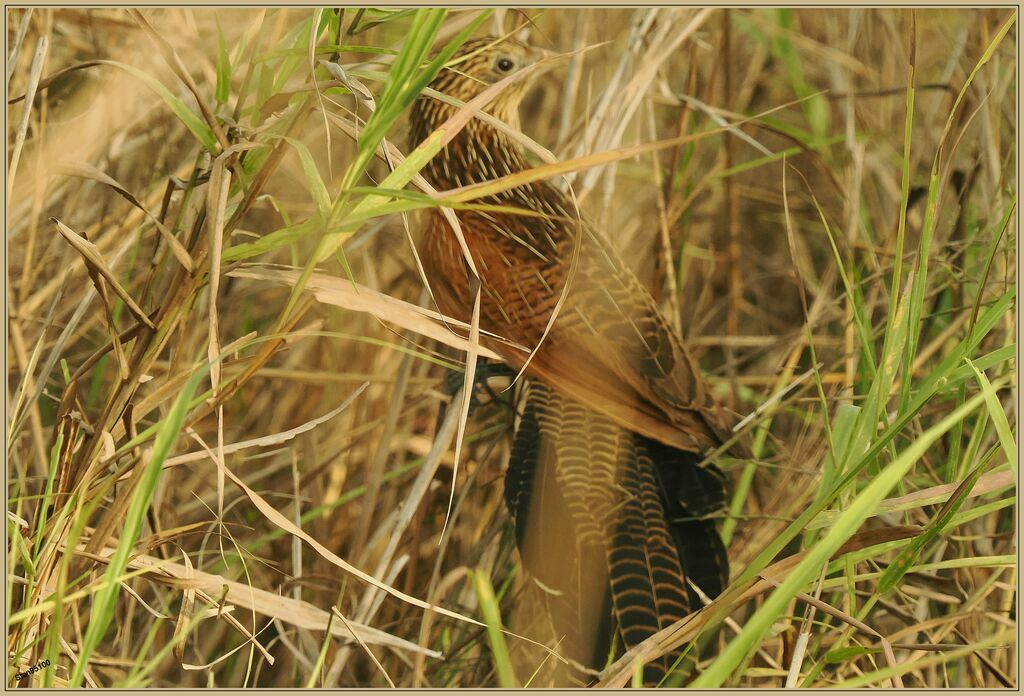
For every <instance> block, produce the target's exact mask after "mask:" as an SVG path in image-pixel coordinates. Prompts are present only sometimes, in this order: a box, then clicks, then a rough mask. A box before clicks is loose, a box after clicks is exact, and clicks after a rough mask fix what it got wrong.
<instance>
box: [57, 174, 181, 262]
mask: <svg viewBox="0 0 1024 696" xmlns="http://www.w3.org/2000/svg"><path fill="white" fill-rule="evenodd" d="M58 171H59V172H60V173H61V174H64V175H67V176H76V177H79V178H82V179H90V180H92V181H98V182H100V183H101V184H104V185H106V186H109V187H110V188H111V189H113V190H114V191H116V192H117V194H118V195H120V196H121V197H122V198H124V199H125V200H126V201H128V202H129V203H131V204H132V205H133V206H135V207H136V208H138V209H139V210H141V211H142V212H143V214H144V215H145V216H146V217H147V218H149V220H150V221H151V222H152V223H153V224H154V225H156V228H157V230H159V232H160V236H161V237H162V238H163V240H164V241H165V242H167V245H168V247H170V249H171V253H172V254H174V258H175V259H177V260H178V263H180V264H181V266H182V268H184V269H185V270H186V271H188V272H189V273H191V272H192V257H191V256H189V255H188V252H187V251H186V250H185V247H184V246H182V244H181V242H179V241H178V238H177V237H175V236H174V233H173V232H171V231H170V230H169V229H168V228H167V225H165V224H163V223H162V222H160V220H159V219H157V218H156V217H155V216H154V215H153V214H152V213H151V212H149V210H147V209H146V206H145V205H143V204H142V202H141V201H140V200H139V199H138V198H136V197H135V194H133V193H132V192H131V191H129V190H128V189H126V188H125V187H124V186H122V185H121V184H119V183H118V182H117V181H116V180H114V179H113V178H112V177H110V176H109V175H107V174H106V173H104V172H102V171H100V170H99V169H97V168H96V167H94V166H92V165H91V164H89V163H88V162H62V163H61V164H60V165H58Z"/></svg>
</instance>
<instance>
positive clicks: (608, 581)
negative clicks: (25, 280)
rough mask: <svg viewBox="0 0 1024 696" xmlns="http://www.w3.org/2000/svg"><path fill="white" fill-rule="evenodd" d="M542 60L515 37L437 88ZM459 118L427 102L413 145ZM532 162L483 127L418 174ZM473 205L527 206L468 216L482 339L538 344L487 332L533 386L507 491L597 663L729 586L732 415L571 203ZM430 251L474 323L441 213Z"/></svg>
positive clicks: (443, 306) (520, 167)
mask: <svg viewBox="0 0 1024 696" xmlns="http://www.w3.org/2000/svg"><path fill="white" fill-rule="evenodd" d="M541 57H542V52H541V51H539V50H538V49H535V48H533V47H530V46H527V45H524V44H522V43H519V42H517V41H513V40H510V39H497V38H482V39H473V40H470V41H467V42H466V43H465V44H464V45H463V46H462V47H461V48H460V50H459V52H458V53H457V54H456V56H455V58H454V59H453V60H452V61H451V62H450V63H449V65H448V66H446V67H445V68H444V69H443V70H442V71H441V72H440V73H439V74H438V76H437V77H436V78H435V79H434V81H433V82H432V83H431V87H432V88H433V89H435V90H437V91H439V92H443V93H445V94H447V95H450V96H452V97H457V98H458V99H461V100H463V101H468V100H470V99H472V98H473V97H475V96H476V95H478V94H479V93H480V92H481V91H483V90H484V89H486V88H487V87H488V86H489V85H491V84H493V83H495V82H497V81H498V80H501V79H503V78H505V77H507V76H508V75H510V74H512V73H514V72H516V71H518V70H520V69H522V68H525V67H528V66H530V65H532V64H534V63H536V62H538V61H539V60H541ZM538 67H539V66H538ZM532 74H533V75H536V73H532ZM530 86H531V81H530V80H520V81H518V82H512V83H511V84H510V85H508V86H507V87H506V88H505V89H504V91H502V92H501V93H500V94H499V95H498V96H497V97H496V98H495V99H494V100H493V101H491V102H490V103H489V104H488V105H487V107H486V110H487V111H488V112H489V113H490V114H491V115H493V116H495V117H497V118H498V119H500V120H502V121H504V122H505V123H507V124H509V125H510V126H512V127H513V128H518V127H519V106H520V103H521V101H522V98H523V96H524V95H525V93H526V91H527V89H528V88H529V87H530ZM456 110H457V107H455V106H452V105H449V104H447V103H444V102H442V101H440V100H438V99H435V98H431V97H428V96H421V97H420V98H419V99H417V101H416V103H415V104H414V106H413V108H412V113H411V139H412V142H413V143H414V144H415V143H419V142H422V141H423V140H424V139H425V138H426V137H427V136H428V135H430V134H431V133H432V132H434V131H435V130H436V129H437V128H438V127H439V126H441V125H442V124H443V123H444V122H445V121H446V120H447V119H448V118H449V117H450V116H452V115H453V114H454V113H455V112H456ZM530 167H531V165H530V164H529V163H528V162H527V160H526V157H525V153H524V151H523V149H522V147H521V146H520V145H519V144H518V143H516V142H515V141H514V140H512V139H511V138H509V137H508V136H507V135H505V134H503V133H502V132H501V131H500V130H499V129H497V128H495V127H494V126H492V125H489V124H488V123H486V122H485V121H483V120H482V119H479V118H473V119H472V120H470V122H469V123H468V124H467V125H466V126H465V127H464V128H463V130H461V131H460V132H459V133H458V134H457V135H456V136H455V137H454V138H453V139H452V140H451V141H450V142H449V143H448V144H447V145H446V146H445V147H444V148H443V149H442V151H441V152H440V153H439V154H438V155H437V156H435V157H434V158H433V159H432V160H431V161H430V162H429V164H428V165H427V166H426V167H425V169H424V170H423V172H422V173H423V175H424V177H425V178H426V179H427V180H428V181H429V182H430V183H431V184H432V185H433V186H434V187H435V188H437V189H439V190H442V191H444V190H450V189H455V188H461V187H464V186H471V185H473V184H479V183H483V182H486V181H490V180H494V179H498V178H501V177H505V176H509V175H512V174H515V173H516V172H521V171H524V170H527V169H529V168H530ZM476 202H478V203H487V204H493V205H498V206H504V207H505V208H515V209H519V210H520V211H525V212H526V213H528V214H523V213H522V212H518V211H505V210H502V211H497V212H496V211H493V210H459V211H457V216H458V221H459V224H460V227H461V229H462V232H463V235H464V238H465V242H466V245H467V247H468V250H469V252H470V254H471V255H472V257H473V261H474V264H475V267H476V269H477V270H478V272H479V276H480V277H479V282H480V285H479V291H480V294H481V297H480V327H481V329H485V330H487V331H489V332H492V333H493V334H496V335H498V336H500V337H502V338H505V339H508V340H509V341H511V342H513V343H517V344H519V345H520V346H526V347H527V348H529V349H530V350H531V351H533V350H534V349H536V350H535V352H534V353H533V355H532V356H531V355H530V354H529V353H527V352H523V351H522V350H519V349H517V348H516V347H514V346H512V345H510V344H509V343H507V342H503V341H496V340H488V339H486V338H485V339H483V340H484V342H485V344H486V345H488V346H489V347H490V348H491V349H493V350H494V351H495V352H497V353H498V354H499V355H500V356H501V357H502V358H503V359H504V360H505V361H506V362H507V363H508V364H509V365H510V366H511V367H513V368H515V369H516V370H520V369H522V368H523V366H524V365H526V374H527V375H528V376H529V377H530V378H531V380H530V385H529V387H528V390H527V395H526V406H525V412H524V414H523V417H522V419H521V423H520V425H519V428H518V431H517V433H516V436H515V440H514V443H513V448H512V457H511V461H510V463H509V469H508V472H507V474H506V479H505V499H506V502H507V503H508V507H509V511H510V513H511V515H512V517H513V519H514V520H515V525H516V539H517V544H518V546H519V549H520V554H521V556H522V559H523V564H524V566H525V567H526V569H527V570H528V571H529V573H530V575H531V576H532V577H533V578H534V579H535V580H536V581H537V582H538V584H539V585H541V587H543V588H544V589H545V591H546V592H547V594H548V597H549V601H548V602H547V604H548V608H549V611H550V615H551V619H552V624H553V627H554V629H555V632H556V635H558V637H559V639H561V641H562V642H561V643H560V647H561V649H562V650H563V653H564V654H565V655H566V656H567V657H569V658H571V659H572V660H573V661H574V662H576V663H577V664H578V665H579V666H581V667H583V668H589V669H590V670H594V669H600V668H601V667H603V666H604V664H605V663H606V661H607V659H608V656H609V648H610V645H611V639H612V636H613V634H614V631H616V630H617V631H618V632H619V635H620V636H621V638H622V641H621V643H622V644H623V645H624V646H625V647H627V648H628V647H632V646H634V645H636V644H638V643H639V642H641V641H642V640H644V639H645V638H647V637H649V636H650V635H652V634H653V633H655V632H657V631H658V630H660V629H662V628H665V627H666V626H668V625H670V624H672V623H674V622H675V621H677V620H679V619H681V618H683V617H685V616H686V615H688V614H689V613H691V612H692V611H694V610H695V609H696V608H699V606H700V604H699V598H698V595H697V594H696V593H694V591H693V589H692V588H691V587H690V586H689V585H688V583H687V579H689V580H691V581H692V582H693V583H694V584H695V585H696V586H697V587H699V588H700V589H701V590H702V591H703V592H704V593H705V594H707V595H708V596H710V597H714V596H716V595H717V594H719V593H720V592H721V590H722V588H723V586H724V585H725V583H727V581H728V557H727V555H726V552H725V548H724V546H723V544H722V541H721V538H720V537H719V536H718V533H717V531H716V529H715V523H714V520H713V519H710V518H709V516H710V515H712V514H713V513H715V512H718V511H721V510H722V508H723V506H724V502H725V493H724V476H723V475H722V473H721V472H720V471H719V470H718V469H717V468H716V467H715V466H713V465H705V466H698V462H700V461H701V460H702V459H703V455H704V453H706V451H707V450H709V449H710V448H714V447H717V446H719V445H720V444H721V443H722V442H723V441H724V439H725V437H726V434H727V433H728V427H727V423H728V421H727V418H726V416H725V415H724V413H723V412H722V411H721V410H719V409H717V408H716V407H715V406H714V404H713V403H712V402H711V401H710V399H709V397H708V395H707V390H706V387H705V385H704V383H703V381H702V379H701V376H700V373H699V371H698V369H697V366H696V364H695V362H694V360H693V358H692V357H691V356H690V354H689V353H688V351H687V349H686V346H685V345H684V344H683V341H682V340H681V339H680V337H679V336H678V335H677V334H676V333H675V332H674V331H673V329H672V328H671V326H670V325H669V323H668V322H667V321H666V320H665V318H664V317H663V316H662V314H661V313H660V311H659V309H658V307H657V305H656V303H655V301H654V299H653V298H652V297H651V295H650V293H649V292H648V291H647V290H646V288H645V287H644V286H643V285H642V284H641V283H640V281H639V280H638V279H637V277H636V276H635V275H634V274H633V272H632V271H631V270H630V269H629V268H628V267H627V266H626V265H625V264H624V262H623V261H622V260H621V258H620V257H619V255H618V254H617V252H616V251H615V249H614V248H613V247H612V246H611V245H610V244H609V243H608V241H606V239H605V238H604V237H603V236H602V235H601V234H599V233H598V232H597V231H596V230H594V229H593V228H592V227H591V226H590V225H588V224H587V223H586V221H585V220H583V219H581V216H580V214H579V212H578V209H577V206H576V205H575V204H574V201H573V199H572V197H571V196H570V195H569V194H567V193H565V192H563V191H562V190H560V189H559V188H557V187H556V186H555V185H553V184H552V183H551V182H549V181H535V182H532V183H527V184H524V185H521V186H517V187H515V188H511V189H509V190H506V191H503V192H500V193H495V194H493V195H488V196H485V197H483V198H481V199H479V200H477V201H476ZM420 253H421V257H422V259H423V262H424V266H425V269H426V271H427V277H428V280H429V282H430V285H431V288H432V291H433V294H434V297H435V299H436V301H437V304H438V306H439V309H440V310H441V311H442V312H443V313H445V314H447V315H449V316H452V317H455V318H457V319H460V320H463V321H467V322H468V321H469V320H470V315H471V311H472V307H473V303H474V293H473V291H472V289H471V288H472V287H473V285H472V284H471V277H470V276H471V273H470V270H469V269H468V267H467V264H466V262H465V259H464V256H463V252H462V248H461V245H460V244H459V242H458V239H457V237H456V235H455V233H454V231H453V230H452V229H451V227H450V226H449V223H448V222H447V221H446V220H445V218H444V217H443V215H441V213H440V211H433V212H432V213H431V215H430V219H429V222H428V224H427V227H426V230H425V233H424V237H423V242H422V244H421V250H420ZM559 303H561V304H560V306H558V305H559ZM556 306H557V313H555V310H556ZM552 316H554V320H553V321H552ZM675 657H676V656H666V658H664V659H663V660H661V661H660V662H658V663H652V664H651V665H648V667H647V669H646V670H645V681H646V682H654V683H656V682H657V681H658V680H659V679H660V678H661V677H662V676H663V675H664V674H665V673H666V671H667V670H668V669H670V668H671V667H672V664H673V661H674V659H675ZM591 673H592V672H591Z"/></svg>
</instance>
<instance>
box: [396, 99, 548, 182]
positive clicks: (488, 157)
mask: <svg viewBox="0 0 1024 696" xmlns="http://www.w3.org/2000/svg"><path fill="white" fill-rule="evenodd" d="M429 101H430V102H434V103H433V104H430V103H427V100H426V99H424V98H421V99H420V100H419V102H417V104H416V107H415V108H414V109H413V113H412V130H411V142H410V146H411V147H415V146H417V145H419V144H420V143H422V142H423V141H424V140H426V138H427V137H428V136H429V135H430V134H431V133H433V132H434V131H435V130H436V129H437V128H438V127H440V126H441V125H442V124H443V123H444V122H445V121H446V120H448V118H449V117H451V116H452V115H454V114H455V112H456V109H455V107H453V106H450V105H447V104H443V103H441V102H438V101H436V100H433V99H430V100H429ZM496 117H497V118H500V119H501V120H504V121H505V122H506V123H508V124H509V125H510V126H512V127H513V128H518V126H519V114H518V111H517V110H508V111H507V112H506V113H498V114H496ZM529 166H530V165H529V163H528V162H527V161H526V158H525V157H524V155H523V149H522V147H521V146H520V145H519V144H518V143H517V142H515V141H514V140H512V139H511V138H510V137H508V136H507V135H505V134H504V133H502V132H501V131H499V130H498V129H497V128H495V127H494V126H492V125H490V124H489V123H486V122H484V121H483V120H482V119H480V118H479V117H473V118H471V119H470V120H469V122H468V123H467V124H466V125H465V126H464V127H463V128H462V130H460V131H459V132H458V133H457V134H456V135H455V137H454V138H452V140H451V141H450V142H449V143H448V144H447V145H446V146H445V147H443V148H441V151H440V152H439V153H437V155H435V156H434V158H433V159H432V160H430V162H429V163H428V164H427V166H426V167H425V168H424V169H423V171H422V172H421V173H422V174H423V176H424V177H425V178H426V179H427V181H429V182H430V184H431V185H432V186H433V187H434V188H436V189H438V190H446V189H452V188H459V187H461V186H469V185H471V184H478V183H482V182H485V181H490V180H493V179H499V178H501V177H503V176H508V175H510V174H514V173H516V172H521V171H523V170H525V169H528V168H529Z"/></svg>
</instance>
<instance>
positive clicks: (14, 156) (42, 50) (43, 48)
mask: <svg viewBox="0 0 1024 696" xmlns="http://www.w3.org/2000/svg"><path fill="white" fill-rule="evenodd" d="M48 46H49V40H48V39H47V37H45V36H41V37H40V38H39V41H38V43H37V44H36V53H35V57H33V58H32V67H31V69H30V72H29V78H28V89H27V90H26V92H25V96H26V97H28V98H27V99H26V100H25V108H24V110H23V111H22V113H21V122H20V123H19V124H18V130H17V131H16V134H15V136H14V147H13V148H12V150H11V154H10V157H11V159H10V162H9V164H8V165H7V198H8V199H10V197H11V194H12V193H13V191H14V177H15V175H16V174H17V173H18V161H19V160H20V159H21V149H22V148H23V147H24V146H25V136H26V134H27V133H28V121H29V118H30V117H31V115H32V101H33V99H35V94H36V89H37V88H38V86H39V76H40V75H42V73H43V64H44V63H45V62H46V52H47V47H48ZM8 80H10V78H9V77H8Z"/></svg>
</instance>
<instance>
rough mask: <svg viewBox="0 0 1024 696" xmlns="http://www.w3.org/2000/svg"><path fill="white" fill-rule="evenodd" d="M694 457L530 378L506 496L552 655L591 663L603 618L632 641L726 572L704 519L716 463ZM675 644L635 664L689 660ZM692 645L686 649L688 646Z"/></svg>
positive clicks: (657, 671)
mask: <svg viewBox="0 0 1024 696" xmlns="http://www.w3.org/2000/svg"><path fill="white" fill-rule="evenodd" d="M696 462H697V457H696V456H694V455H691V454H689V453H686V452H681V451H679V450H674V449H672V448H669V447H665V446H663V445H661V444H660V443H656V442H653V441H651V440H647V439H646V438H642V437H640V436H637V435H635V434H633V433H630V432H629V431H626V430H624V429H623V428H621V427H620V426H618V425H616V424H615V423H614V422H612V421H610V420H609V419H607V418H605V417H603V416H601V415H600V414H598V413H596V412H594V411H590V410H589V409H587V408H586V407H584V406H582V405H581V404H578V403H576V402H574V401H570V400H568V399H564V398H562V397H561V396H559V395H558V394H557V393H555V392H553V391H552V390H550V389H548V388H547V387H545V386H544V385H541V384H537V383H534V384H533V385H532V386H531V387H530V392H529V394H528V396H527V404H526V409H525V412H524V415H523V418H522V421H521V423H520V427H519V429H518V431H517V434H516V439H515V443H514V445H513V450H512V457H511V460H510V464H509V471H508V474H507V476H506V484H505V498H506V502H507V503H508V507H509V510H510V512H511V514H512V516H513V518H514V519H515V524H516V541H517V543H518V545H519V549H520V554H521V556H522V559H523V564H524V566H525V567H526V569H527V570H528V571H529V573H530V574H531V576H532V577H533V578H534V579H535V580H536V581H537V583H538V584H539V585H541V586H542V587H543V588H544V589H545V590H546V592H547V596H548V602H547V604H548V608H549V611H550V615H551V620H552V624H553V627H554V629H555V632H556V634H557V635H558V637H559V638H561V639H562V642H561V643H560V648H561V650H562V653H563V655H565V656H566V657H568V658H570V659H571V660H573V661H575V662H578V663H580V664H581V665H582V666H584V667H586V668H590V669H591V670H597V669H601V668H602V667H603V666H604V664H605V663H606V661H607V659H608V657H609V651H610V647H611V644H612V643H611V639H612V635H613V632H612V630H611V627H612V625H617V627H618V632H619V635H620V636H621V639H622V640H621V643H622V644H623V645H624V647H625V648H627V649H628V648H631V647H633V646H635V645H637V644H639V643H640V642H641V641H643V640H644V639H646V638H648V637H649V636H651V635H653V634H654V633H657V632H658V631H660V630H661V629H663V628H665V627H667V626H669V625H670V624H672V623H674V622H675V621H677V620H679V619H681V618H683V617H685V616H687V615H688V614H689V613H691V612H692V611H693V610H695V609H696V608H699V606H700V603H699V600H698V598H697V595H696V594H695V593H694V592H693V591H692V589H691V588H690V587H689V586H688V583H687V577H689V578H690V579H691V580H693V582H694V583H695V584H696V585H697V586H698V587H700V588H701V590H702V591H703V592H704V593H705V594H707V595H709V596H711V597H713V596H715V595H717V594H718V593H719V592H721V589H722V587H723V585H724V583H725V582H726V580H727V579H728V559H727V557H726V554H725V549H724V547H723V545H722V542H721V539H720V538H719V536H718V534H717V532H716V530H715V526H714V522H713V521H712V520H709V519H699V518H700V517H702V516H704V515H707V514H709V513H710V512H712V511H714V510H717V509H718V508H719V507H720V506H721V504H722V503H723V502H724V486H723V481H722V477H721V474H720V473H719V472H717V470H715V469H713V468H701V467H698V466H696ZM683 652H685V651H680V653H677V654H675V655H667V656H665V657H664V658H662V659H661V660H658V661H656V662H653V663H651V664H649V665H648V667H647V668H646V669H645V674H644V682H645V683H646V684H650V685H655V684H657V683H658V682H660V681H661V680H662V678H663V677H664V676H665V674H666V673H667V672H668V671H669V670H672V669H673V665H675V668H674V670H675V671H681V672H686V671H689V666H690V665H691V663H690V661H689V659H684V660H683V661H681V663H680V664H676V663H677V658H679V657H680V655H681V654H682V653H683ZM687 654H688V655H689V654H692V651H689V652H688V653H687Z"/></svg>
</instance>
